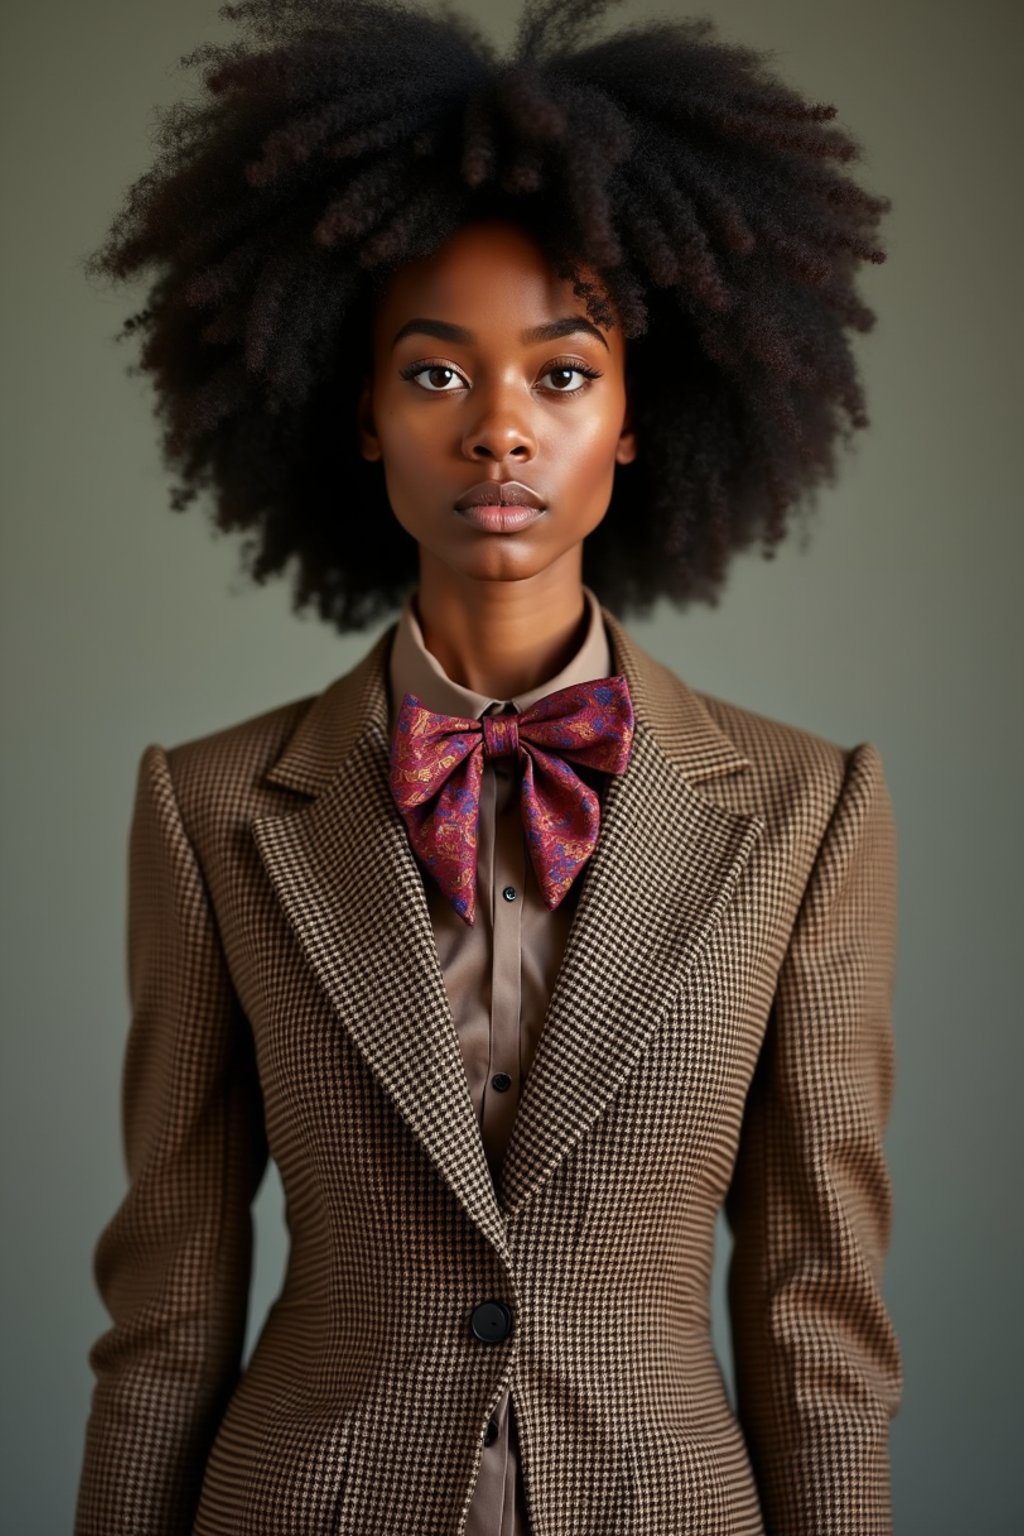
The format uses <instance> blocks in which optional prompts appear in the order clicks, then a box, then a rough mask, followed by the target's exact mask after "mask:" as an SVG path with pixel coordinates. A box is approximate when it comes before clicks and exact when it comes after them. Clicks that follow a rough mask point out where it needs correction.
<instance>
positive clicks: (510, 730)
mask: <svg viewBox="0 0 1024 1536" xmlns="http://www.w3.org/2000/svg"><path fill="white" fill-rule="evenodd" d="M480 723H481V724H482V726H483V728H484V741H483V747H484V757H518V756H519V726H518V724H517V723H516V717H515V715H512V714H509V715H483V716H481V721H480Z"/></svg>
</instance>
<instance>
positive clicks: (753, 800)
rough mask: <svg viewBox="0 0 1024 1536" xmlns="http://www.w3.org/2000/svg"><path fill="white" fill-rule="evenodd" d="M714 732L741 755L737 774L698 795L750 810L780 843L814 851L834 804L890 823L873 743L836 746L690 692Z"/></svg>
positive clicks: (709, 783)
mask: <svg viewBox="0 0 1024 1536" xmlns="http://www.w3.org/2000/svg"><path fill="white" fill-rule="evenodd" d="M694 692H695V693H696V697H697V698H698V700H699V702H700V705H701V706H702V708H703V709H704V710H705V711H706V712H707V714H708V716H709V717H710V718H711V719H712V720H713V721H714V723H715V725H716V726H717V727H718V728H719V729H720V730H721V731H722V732H724V734H725V735H726V736H727V737H728V738H729V740H730V741H731V742H732V743H733V744H734V745H735V747H736V749H737V750H738V751H739V752H740V753H742V754H743V756H744V758H745V759H746V760H747V764H748V766H747V767H746V768H745V769H744V771H743V772H741V773H738V774H733V775H726V776H723V778H722V779H720V780H717V781H716V780H709V781H706V782H705V783H702V784H701V785H700V786H699V788H700V789H701V791H702V792H703V793H710V795H711V796H712V797H713V798H715V799H720V800H722V801H723V803H729V804H731V805H733V806H735V807H737V808H742V809H744V810H748V811H757V812H758V813H759V814H761V815H762V816H763V817H764V818H765V820H766V821H767V823H768V824H769V826H770V827H773V828H774V829H775V830H776V831H777V832H779V833H781V834H782V835H783V836H785V838H786V839H787V840H796V841H797V842H798V843H800V844H803V845H804V846H806V847H807V848H817V847H818V846H819V844H820V843H821V840H822V838H823V837H824V835H825V833H826V830H827V829H828V827H829V825H830V823H831V822H832V821H833V818H834V817H835V816H836V813H837V811H838V810H839V807H840V805H841V804H843V803H845V804H846V805H848V806H849V807H850V808H851V812H852V813H854V814H855V813H856V807H858V806H859V807H861V808H862V809H863V810H864V811H865V812H866V813H870V814H880V815H885V816H887V817H890V816H891V801H890V795H889V789H888V785H887V782H886V774H885V767H884V764H883V761H882V754H881V751H880V749H879V747H878V746H877V744H876V743H875V742H873V741H868V740H859V741H850V742H848V743H844V742H839V741H836V740H834V739H833V738H831V737H829V736H826V735H823V734H822V733H821V732H818V731H814V730H811V729H810V728H808V727H807V726H804V725H798V724H796V723H794V722H792V721H788V720H780V719H778V718H775V717H773V716H771V715H767V714H764V713H762V712H760V711H758V710H755V709H751V708H748V707H746V706H744V705H741V704H738V703H736V702H734V701H731V700H727V699H722V698H719V697H717V696H715V695H714V694H709V693H705V692H702V691H698V690H694Z"/></svg>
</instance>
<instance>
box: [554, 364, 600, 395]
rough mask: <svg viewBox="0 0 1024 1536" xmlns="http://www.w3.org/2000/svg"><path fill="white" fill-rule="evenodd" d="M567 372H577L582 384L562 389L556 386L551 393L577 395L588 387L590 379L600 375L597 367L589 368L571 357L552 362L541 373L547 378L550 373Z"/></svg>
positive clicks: (562, 373)
mask: <svg viewBox="0 0 1024 1536" xmlns="http://www.w3.org/2000/svg"><path fill="white" fill-rule="evenodd" d="M567 373H568V374H573V373H578V374H579V375H580V376H581V378H582V379H583V380H584V382H583V383H582V384H577V385H576V387H575V388H574V389H562V388H561V387H556V388H555V389H553V390H552V394H556V395H579V394H582V392H583V390H585V389H588V388H589V387H590V381H591V379H599V378H600V377H601V374H600V370H599V369H597V368H590V367H588V366H587V364H586V363H581V362H578V361H574V360H571V359H566V360H565V361H564V362H558V363H552V364H551V367H550V368H548V369H547V370H546V372H545V373H544V374H542V377H543V378H547V377H548V376H549V375H550V374H559V375H562V376H564V375H565V374H567Z"/></svg>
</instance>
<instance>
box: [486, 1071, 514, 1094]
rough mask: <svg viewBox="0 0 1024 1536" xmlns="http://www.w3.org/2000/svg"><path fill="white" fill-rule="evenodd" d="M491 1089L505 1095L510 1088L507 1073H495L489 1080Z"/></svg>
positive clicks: (509, 1079)
mask: <svg viewBox="0 0 1024 1536" xmlns="http://www.w3.org/2000/svg"><path fill="white" fill-rule="evenodd" d="M491 1087H492V1088H495V1089H497V1091H498V1092H499V1093H507V1092H508V1090H509V1089H510V1088H511V1087H512V1079H511V1078H510V1077H509V1075H508V1073H507V1072H495V1074H494V1076H493V1077H492V1078H491Z"/></svg>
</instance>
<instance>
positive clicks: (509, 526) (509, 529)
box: [455, 502, 543, 533]
mask: <svg viewBox="0 0 1024 1536" xmlns="http://www.w3.org/2000/svg"><path fill="white" fill-rule="evenodd" d="M455 510H456V512H457V513H458V514H459V516H460V517H464V518H465V519H466V522H467V523H472V524H473V527H474V528H482V529H483V531H484V532H485V533H515V531H516V529H517V528H525V527H526V525H527V523H535V522H536V521H537V519H538V517H541V516H542V515H543V508H541V507H515V506H511V507H501V506H496V505H495V504H494V503H491V505H489V506H488V505H485V504H484V503H482V502H481V503H476V504H474V503H470V505H469V506H468V507H456V509H455Z"/></svg>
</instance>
